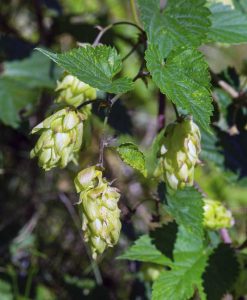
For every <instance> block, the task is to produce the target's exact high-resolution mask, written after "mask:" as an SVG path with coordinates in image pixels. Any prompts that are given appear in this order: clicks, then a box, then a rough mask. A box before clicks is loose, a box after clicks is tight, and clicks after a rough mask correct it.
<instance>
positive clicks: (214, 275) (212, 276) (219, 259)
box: [203, 244, 239, 300]
mask: <svg viewBox="0 0 247 300" xmlns="http://www.w3.org/2000/svg"><path fill="white" fill-rule="evenodd" d="M238 271H239V265H238V261H237V258H236V254H235V252H234V250H233V249H232V248H231V246H230V245H227V244H220V245H219V246H218V248H217V249H216V250H215V252H214V253H213V254H212V255H211V256H210V258H209V261H208V267H207V269H206V271H205V274H204V275H203V277H204V287H205V291H206V293H207V297H208V299H210V300H219V299H222V297H223V295H224V294H225V293H226V292H227V291H229V290H230V288H231V286H232V285H233V284H234V281H235V280H236V279H237V275H238Z"/></svg>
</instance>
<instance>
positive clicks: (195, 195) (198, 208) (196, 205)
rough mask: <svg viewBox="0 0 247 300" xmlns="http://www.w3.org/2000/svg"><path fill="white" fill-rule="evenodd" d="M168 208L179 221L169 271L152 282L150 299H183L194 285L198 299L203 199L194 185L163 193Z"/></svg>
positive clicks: (203, 264) (202, 260)
mask: <svg viewBox="0 0 247 300" xmlns="http://www.w3.org/2000/svg"><path fill="white" fill-rule="evenodd" d="M167 202H168V209H169V212H170V213H171V214H172V215H173V217H174V218H175V220H176V221H177V223H178V224H179V231H178V234H177V240H176V243H175V248H174V251H173V257H174V263H173V265H172V268H171V270H170V271H166V272H164V273H163V274H161V275H160V276H159V278H158V279H157V281H155V283H154V286H153V298H152V299H153V300H168V299H169V300H170V299H176V300H187V299H190V298H191V297H192V296H193V294H194V292H195V288H197V289H198V292H199V294H200V297H201V299H206V296H205V293H204V291H203V282H202V274H203V272H204V270H205V267H206V263H207V259H208V255H209V251H208V250H207V249H204V246H203V240H204V234H203V224H202V221H203V201H202V196H201V194H200V193H199V192H197V191H196V190H195V189H194V188H186V189H184V190H181V191H177V192H175V193H173V194H172V195H168V196H167Z"/></svg>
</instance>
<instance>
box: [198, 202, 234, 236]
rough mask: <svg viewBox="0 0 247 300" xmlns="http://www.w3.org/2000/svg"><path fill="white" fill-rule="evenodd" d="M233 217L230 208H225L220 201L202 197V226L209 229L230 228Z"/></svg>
mask: <svg viewBox="0 0 247 300" xmlns="http://www.w3.org/2000/svg"><path fill="white" fill-rule="evenodd" d="M233 224H234V219H233V217H232V213H231V211H230V210H228V209H226V208H225V207H224V206H223V205H222V204H221V202H219V201H215V200H211V199H204V226H205V227H206V228H208V229H211V230H218V229H222V228H230V227H232V226H233Z"/></svg>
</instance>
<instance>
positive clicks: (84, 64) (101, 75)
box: [37, 45, 133, 94]
mask: <svg viewBox="0 0 247 300" xmlns="http://www.w3.org/2000/svg"><path fill="white" fill-rule="evenodd" d="M37 50H39V51H40V52H42V53H43V54H45V55H46V56H48V57H49V58H50V59H52V60H53V61H54V62H55V63H57V64H58V65H59V66H61V67H62V68H64V69H65V70H66V71H68V72H69V73H71V74H72V75H74V76H76V77H77V78H78V79H79V80H81V81H83V82H85V83H87V84H89V85H91V86H92V87H95V88H98V89H99V90H102V91H105V92H108V93H114V94H117V93H123V92H127V91H129V90H131V89H132V86H133V82H132V81H131V79H129V78H126V77H122V78H115V75H117V74H118V73H119V72H120V71H121V68H122V61H121V57H120V55H119V54H118V53H117V51H116V49H115V48H111V47H109V46H104V45H100V46H96V47H93V46H89V45H88V46H85V47H80V48H75V49H73V50H71V51H68V52H65V53H61V54H56V53H52V52H49V51H46V50H44V49H40V48H38V49H37Z"/></svg>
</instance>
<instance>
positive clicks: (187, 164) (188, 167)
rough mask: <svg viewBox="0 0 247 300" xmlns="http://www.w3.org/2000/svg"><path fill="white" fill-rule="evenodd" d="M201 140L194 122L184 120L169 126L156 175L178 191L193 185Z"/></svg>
mask: <svg viewBox="0 0 247 300" xmlns="http://www.w3.org/2000/svg"><path fill="white" fill-rule="evenodd" d="M200 140H201V135H200V130H199V128H198V127H197V125H196V124H195V123H194V122H193V121H192V120H189V119H187V120H186V119H184V120H183V121H182V122H176V123H172V124H170V125H169V126H167V128H166V131H165V136H164V139H163V142H162V146H161V150H160V154H161V158H160V161H159V166H158V168H157V170H156V175H162V176H163V179H164V181H165V182H166V183H167V184H168V185H169V187H170V188H172V189H174V190H176V189H178V188H183V187H185V186H192V185H193V181H194V168H195V165H196V163H197V162H198V155H199V153H200V150H201V145H200Z"/></svg>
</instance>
